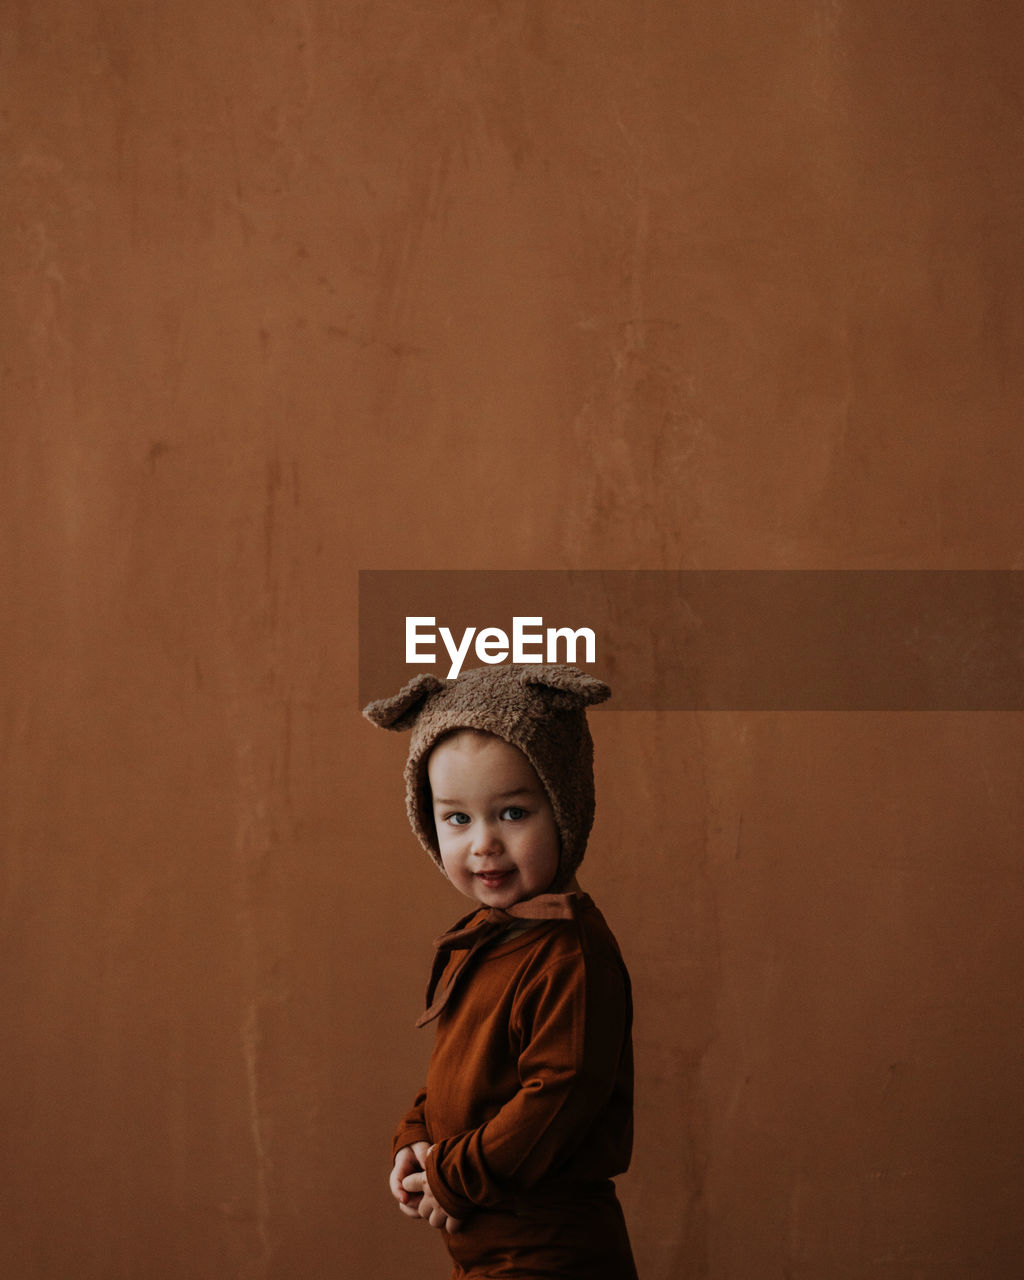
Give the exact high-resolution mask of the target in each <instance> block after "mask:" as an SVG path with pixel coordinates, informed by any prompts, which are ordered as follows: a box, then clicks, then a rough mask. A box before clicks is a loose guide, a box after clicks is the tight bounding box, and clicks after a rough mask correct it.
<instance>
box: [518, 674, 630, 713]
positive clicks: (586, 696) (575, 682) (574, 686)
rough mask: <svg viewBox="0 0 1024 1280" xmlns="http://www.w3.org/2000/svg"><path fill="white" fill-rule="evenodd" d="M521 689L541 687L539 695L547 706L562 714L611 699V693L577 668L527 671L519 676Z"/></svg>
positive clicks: (594, 677) (599, 681)
mask: <svg viewBox="0 0 1024 1280" xmlns="http://www.w3.org/2000/svg"><path fill="white" fill-rule="evenodd" d="M521 679H522V682H523V684H524V685H527V686H529V685H540V686H541V689H540V690H539V692H540V693H541V694H542V695H544V696H545V701H546V702H547V703H548V705H549V706H552V707H558V708H559V709H561V710H563V711H571V710H575V709H576V708H579V707H587V706H590V705H592V704H593V703H595V702H604V700H605V699H606V698H610V697H611V692H612V691H611V689H609V688H608V686H607V685H606V684H605V682H604V681H603V680H598V678H597V677H596V676H588V675H587V673H586V672H585V671H581V670H580V669H579V667H565V666H554V665H552V666H539V667H527V668H525V669H524V670H523V672H522V676H521Z"/></svg>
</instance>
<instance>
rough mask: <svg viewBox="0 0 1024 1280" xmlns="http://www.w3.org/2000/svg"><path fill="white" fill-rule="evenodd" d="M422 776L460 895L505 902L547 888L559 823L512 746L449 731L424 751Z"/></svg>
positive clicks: (553, 871) (450, 874) (552, 875)
mask: <svg viewBox="0 0 1024 1280" xmlns="http://www.w3.org/2000/svg"><path fill="white" fill-rule="evenodd" d="M427 776H428V778H429V779H430V790H431V794H432V796H433V803H434V825H435V826H436V828H437V843H438V847H439V849H440V852H441V862H442V864H443V865H444V869H445V871H446V872H447V874H448V878H449V880H451V882H452V884H453V885H454V886H455V887H456V889H458V890H459V892H460V893H464V894H465V895H466V897H467V898H473V899H474V900H475V901H476V902H480V903H482V904H483V905H484V906H486V907H510V906H512V904H513V903H515V902H522V901H523V900H524V899H525V898H532V897H534V896H535V895H536V894H538V893H544V892H545V890H546V889H547V888H548V886H549V885H550V884H551V882H552V880H554V878H555V874H556V872H557V871H558V853H559V848H560V840H559V836H558V827H557V825H556V823H555V815H554V813H553V812H552V809H551V802H550V800H549V799H548V796H547V792H546V791H545V790H544V786H543V784H542V783H541V781H540V779H539V778H538V777H537V774H536V771H535V770H534V768H533V765H531V764H530V762H529V760H527V758H526V756H524V755H523V753H522V752H521V751H520V750H519V749H518V747H513V746H512V745H511V743H508V742H505V741H504V739H502V738H495V737H493V736H491V735H490V734H478V733H459V734H455V735H454V736H453V737H450V738H446V739H445V740H444V741H443V742H441V743H440V744H439V745H438V746H436V747H435V748H434V750H433V751H432V752H431V753H430V759H429V760H428V762H427Z"/></svg>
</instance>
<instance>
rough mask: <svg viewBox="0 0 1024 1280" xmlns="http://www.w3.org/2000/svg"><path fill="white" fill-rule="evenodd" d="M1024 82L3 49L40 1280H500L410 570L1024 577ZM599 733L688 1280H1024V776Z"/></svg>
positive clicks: (953, 76) (845, 744) (793, 22)
mask: <svg viewBox="0 0 1024 1280" xmlns="http://www.w3.org/2000/svg"><path fill="white" fill-rule="evenodd" d="M1022 43H1024V18H1022V10H1021V8H1020V6H1019V5H1017V4H1016V3H1011V0H992V2H991V3H988V4H985V5H978V4H964V3H952V2H951V0H934V2H933V3H929V4H927V5H911V6H899V5H895V6H894V5H892V4H883V3H880V2H879V0H866V2H862V3H856V4H855V3H849V2H847V0H778V2H777V3H774V4H771V5H764V4H758V3H755V0H728V2H725V3H723V2H721V0H689V2H686V3H681V2H678V0H590V2H589V3H583V2H582V0H550V2H545V3H542V2H541V0H504V2H503V0H447V2H446V3H443V4H441V3H424V0H375V2H374V3H357V2H356V0H337V2H335V3H326V0H283V2H282V0H218V3H215V4H208V3H203V2H202V0H168V2H167V3H160V4H148V5H147V4H140V3H135V4H112V3H109V2H108V0H81V2H80V3H75V4H70V3H66V2H64V0H31V3H29V0H7V3H6V4H5V5H4V6H3V12H2V14H0V92H2V94H3V97H4V104H3V110H2V114H0V131H2V139H3V146H2V154H0V164H2V180H0V206H2V210H3V216H2V221H0V255H2V269H3V274H4V280H5V294H4V304H3V310H2V316H0V324H2V326H3V327H2V330H0V351H2V358H0V368H2V384H0V385H2V401H0V403H2V414H3V424H2V442H0V468H2V473H0V475H2V494H0V555H2V560H0V574H2V590H0V620H2V628H0V670H2V672H3V682H2V687H0V694H2V700H0V717H2V718H0V795H2V809H0V840H2V864H0V1012H2V1033H0V1079H2V1081H3V1087H2V1090H0V1112H2V1115H0V1121H2V1123H0V1132H2V1133H3V1140H2V1143H0V1178H2V1185H0V1274H2V1275H3V1276H4V1277H5V1278H9V1280H72V1278H73V1280H114V1278H116V1277H130V1278H131V1280H186V1278H187V1280H327V1278H328V1277H349V1276H359V1277H363V1278H364V1280H393V1278H394V1277H397V1276H401V1275H404V1274H407V1273H408V1271H409V1269H410V1268H414V1267H415V1268H416V1273H417V1274H418V1275H423V1276H437V1277H438V1278H439V1280H440V1278H441V1277H443V1276H444V1275H445V1274H446V1266H445V1262H444V1257H443V1250H442V1248H441V1242H440V1241H439V1240H438V1239H437V1238H436V1237H434V1236H433V1235H432V1234H431V1233H430V1232H429V1229H428V1228H426V1227H418V1226H417V1225H415V1224H412V1223H409V1222H407V1221H405V1220H404V1219H402V1218H400V1216H399V1215H398V1214H397V1213H396V1212H395V1211H394V1208H393V1206H392V1204H391V1202H390V1199H389V1197H388V1195H387V1191H386V1186H385V1180H386V1173H387V1165H388V1149H389V1137H390V1132H391V1129H392V1127H393V1124H394V1121H395V1119H396V1117H397V1116H398V1115H399V1114H400V1113H401V1111H402V1110H403V1109H404V1108H405V1106H406V1105H407V1103H408V1101H409V1100H410V1096H411V1092H412V1090H414V1088H415V1087H416V1085H417V1084H418V1083H419V1078H420V1075H421V1072H422V1070H423V1065H424V1062H425V1058H426V1054H427V1052H428V1049H429V1043H428V1040H427V1039H426V1038H424V1035H422V1034H417V1033H415V1032H414V1031H413V1030H412V1029H411V1022H412V1020H413V1018H414V1017H415V1015H416V1012H417V1011H418V1007H419V1002H420V999H421V995H422V989H423V984H424V981H425V976H426V969H427V965H428V960H429V941H430V939H431V938H432V937H433V936H434V935H435V934H436V933H438V932H439V931H440V929H441V928H443V927H444V926H445V925H447V924H448V923H449V922H450V921H451V920H452V919H454V918H455V917H456V916H457V915H459V914H461V913H462V909H463V908H462V902H461V900H459V899H457V898H456V897H455V895H454V894H453V892H452V891H451V890H450V888H449V887H448V886H447V885H446V884H445V883H444V882H443V880H442V879H441V877H440V876H438V875H437V874H436V872H435V871H434V870H433V868H432V867H431V866H430V865H429V863H428V861H427V859H426V858H425V857H424V856H423V855H422V853H420V852H419V850H418V847H417V846H416V845H415V843H414V841H413V839H412V837H411V835H410V833H409V832H408V829H407V828H406V826H405V819H404V815H403V813H402V810H401V800H400V796H401V786H400V777H399V775H400V768H401V762H402V753H403V745H404V744H403V743H401V742H399V741H397V740H393V739H392V738H391V737H390V736H388V735H384V734H378V733H375V732H374V731H373V730H371V729H370V728H369V727H368V726H366V725H365V723H364V722H363V721H362V720H361V719H360V717H359V715H358V706H357V699H356V675H357V673H356V622H357V619H356V582H357V580H356V571H357V570H358V569H359V568H388V567H395V568H431V567H437V568H540V567H549V566H550V567H559V568H597V569H601V568H606V569H611V568H629V567H647V568H691V567H692V568H732V567H742V568H754V567H756V568H782V567H784V568H834V567H844V568H867V567H871V568H879V567H881V568H885V567H902V568H911V567H920V568H938V567H953V568H981V567H988V568H1018V569H1021V568H1024V515H1022V504H1021V500H1020V494H1021V492H1022V483H1024V440H1022V434H1021V421H1022V398H1021V392H1022V390H1024V362H1022V361H1021V360H1020V348H1021V339H1022V336H1024V306H1022V291H1024V166H1022V150H1024V121H1022V101H1024V95H1022V83H1021V72H1020V50H1021V47H1022ZM382 692H388V691H382ZM594 724H595V736H596V738H597V746H598V752H599V765H598V768H599V776H598V787H599V813H598V822H597V826H596V830H595V835H594V839H593V842H592V845H591V851H590V854H589V855H588V861H587V863H586V865H585V868H584V870H585V871H586V875H585V876H583V880H584V884H585V887H587V888H588V889H589V890H590V891H591V892H592V893H593V894H594V896H595V897H596V898H597V899H598V901H599V902H600V903H602V904H603V905H604V907H605V908H606V913H607V914H608V916H609V918H610V919H611V922H612V924H613V926H614V927H615V928H616V930H617V932H618V934H619V937H620V940H621V942H622V944H623V947H624V950H625V951H626V954H627V957H628V959H629V961H630V964H631V967H632V971H633V974H634V981H635V985H636V992H637V1001H638V1017H637V1063H638V1073H639V1083H638V1088H639V1092H638V1111H637V1145H636V1156H635V1161H634V1166H633V1169H632V1170H631V1172H630V1173H629V1174H628V1175H627V1176H626V1177H625V1178H624V1179H623V1180H622V1188H621V1189H622V1196H623V1200H624V1202H625V1204H626V1208H627V1214H628V1217H629V1219H630V1223H631V1227H632V1232H633V1236H634V1241H635V1247H636V1252H637V1256H638V1260H639V1263H640V1268H641V1275H642V1277H643V1280H697V1278H699V1277H700V1278H702V1277H708V1278H709V1280H765V1278H766V1277H778V1278H779V1280H783V1278H785V1277H807V1278H808V1280H863V1278H864V1277H866V1276H879V1277H886V1278H887V1280H922V1278H927V1280H933V1278H934V1280H964V1278H965V1277H971V1280H975V1278H989V1277H996V1278H1000V1280H1001V1278H1002V1277H1007V1278H1009V1277H1018V1276H1020V1275H1021V1274H1022V1273H1024V1228H1022V1225H1021V1215H1020V1205H1021V1203H1022V1202H1024V1170H1022V1157H1021V1152H1022V1151H1024V1100H1022V1095H1021V1090H1020V1079H1019V1062H1020V1054H1021V1044H1020V1039H1021V1026H1022V1024H1024V1008H1022V1004H1024V998H1022V988H1021V982H1020V974H1021V972H1022V967H1024V933H1022V931H1021V928H1020V921H1021V918H1022V914H1024V888H1022V877H1021V858H1022V854H1021V851H1022V847H1024V798H1022V786H1021V781H1020V780H1021V777H1022V776H1024V724H1022V721H1021V717H1020V716H1019V715H1011V714H1002V715H1000V714H995V713H991V714H989V713H986V714H967V713H964V714H956V715H953V714H942V715H939V714H928V713H921V714H898V713H892V714H847V715H824V714H811V713H801V714H795V713H794V714H784V713H780V714H774V713H772V714H767V713H764V714H758V715H753V714H738V713H737V714H724V713H722V714H700V715H690V714H683V713H675V714H660V715H656V714H640V713H625V712H623V713H615V712H613V711H611V710H605V711H601V712H599V713H597V714H595V716H594Z"/></svg>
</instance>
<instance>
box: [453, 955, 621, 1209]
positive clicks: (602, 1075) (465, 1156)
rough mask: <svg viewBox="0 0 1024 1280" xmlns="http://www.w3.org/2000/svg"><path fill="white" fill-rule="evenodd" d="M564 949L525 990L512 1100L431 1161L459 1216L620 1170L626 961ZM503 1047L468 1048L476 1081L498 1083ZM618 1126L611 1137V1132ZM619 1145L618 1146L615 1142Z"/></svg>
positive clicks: (513, 1011)
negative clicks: (558, 1181)
mask: <svg viewBox="0 0 1024 1280" xmlns="http://www.w3.org/2000/svg"><path fill="white" fill-rule="evenodd" d="M588 952H589V948H588V949H586V950H584V949H581V948H579V947H573V948H572V949H571V950H569V951H565V950H564V949H563V950H562V951H561V952H559V951H558V950H557V949H556V950H555V951H554V953H553V954H551V955H547V956H544V957H542V963H541V964H540V965H539V966H538V967H537V968H536V969H535V970H534V971H532V972H530V973H529V974H528V975H527V976H526V978H525V980H524V981H523V982H522V983H521V984H520V985H519V986H518V988H517V989H516V990H515V992H514V995H513V997H512V1000H511V1003H510V1007H509V1016H508V1019H507V1022H506V1027H507V1034H506V1037H505V1045H504V1046H503V1048H504V1050H505V1052H506V1055H507V1053H508V1049H509V1047H511V1048H512V1050H513V1053H512V1062H511V1064H510V1065H511V1069H512V1072H513V1078H512V1086H513V1087H512V1090H511V1091H510V1092H511V1096H507V1100H506V1101H504V1103H503V1105H501V1106H500V1107H499V1108H498V1109H497V1110H496V1112H495V1113H494V1114H492V1115H490V1116H489V1117H488V1118H487V1119H486V1120H484V1122H483V1123H480V1124H477V1125H475V1126H473V1127H472V1128H469V1129H467V1130H465V1131H463V1132H460V1133H455V1134H452V1135H450V1136H447V1137H445V1138H444V1139H443V1140H442V1141H440V1142H439V1143H438V1144H437V1146H436V1147H435V1148H434V1150H433V1151H432V1152H431V1154H430V1155H429V1156H428V1159H427V1176H428V1179H429V1181H430V1185H431V1187H432V1189H433V1190H434V1194H435V1196H436V1198H437V1200H438V1202H439V1203H440V1204H441V1205H442V1206H443V1207H444V1208H445V1209H446V1210H447V1212H448V1213H450V1214H451V1215H452V1216H454V1217H465V1216H466V1215H467V1214H468V1213H469V1212H471V1211H472V1209H474V1208H478V1207H488V1206H493V1205H496V1204H500V1203H502V1202H507V1201H508V1200H509V1199H510V1198H515V1197H516V1196H518V1195H521V1194H522V1193H524V1192H526V1191H528V1190H529V1189H530V1188H532V1187H534V1186H536V1185H537V1184H538V1183H540V1182H542V1181H543V1180H545V1179H547V1178H549V1177H551V1176H553V1177H555V1178H562V1177H566V1178H569V1179H576V1180H583V1181H586V1180H594V1181H596V1180H599V1179H601V1178H603V1177H608V1176H610V1174H611V1173H614V1172H619V1171H621V1170H620V1169H619V1168H614V1167H612V1166H613V1165H614V1164H615V1161H616V1159H618V1160H619V1162H620V1163H621V1151H622V1147H623V1132H624V1129H625V1128H628V1136H627V1137H626V1145H627V1155H626V1162H627V1163H628V1140H629V1137H631V1125H630V1124H629V1122H628V1121H627V1120H625V1119H623V1117H625V1116H626V1115H627V1113H628V1114H631V1101H632V1092H631V1091H632V1058H631V1053H630V1051H629V1033H630V1023H631V1002H630V995H629V984H628V978H627V977H626V974H625V970H624V968H623V967H622V965H621V961H620V960H619V959H618V957H617V953H615V954H613V953H612V952H611V950H609V949H608V948H598V953H597V955H593V954H588ZM492 1053H493V1041H491V1042H487V1043H482V1042H472V1041H471V1042H470V1043H469V1044H468V1045H467V1046H466V1060H465V1062H464V1064H463V1070H464V1071H465V1073H466V1078H475V1079H478V1080H481V1079H488V1078H489V1077H493V1076H494V1074H495V1072H499V1071H500V1069H501V1067H500V1064H499V1063H497V1062H495V1061H489V1060H488V1057H489V1055H490V1054H492ZM609 1112H611V1113H612V1115H613V1123H612V1125H611V1128H610V1130H609V1128H608V1126H607V1125H602V1123H601V1121H602V1120H603V1119H606V1118H607V1115H608V1114H609ZM609 1134H610V1136H609Z"/></svg>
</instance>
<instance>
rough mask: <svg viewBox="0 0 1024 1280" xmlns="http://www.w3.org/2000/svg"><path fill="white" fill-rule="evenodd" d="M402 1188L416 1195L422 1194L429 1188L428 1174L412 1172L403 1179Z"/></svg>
mask: <svg viewBox="0 0 1024 1280" xmlns="http://www.w3.org/2000/svg"><path fill="white" fill-rule="evenodd" d="M402 1188H403V1190H405V1191H411V1192H413V1194H414V1195H422V1193H423V1192H424V1191H426V1189H427V1175H426V1174H425V1173H410V1174H408V1175H407V1176H406V1177H404V1178H403V1179H402Z"/></svg>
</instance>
